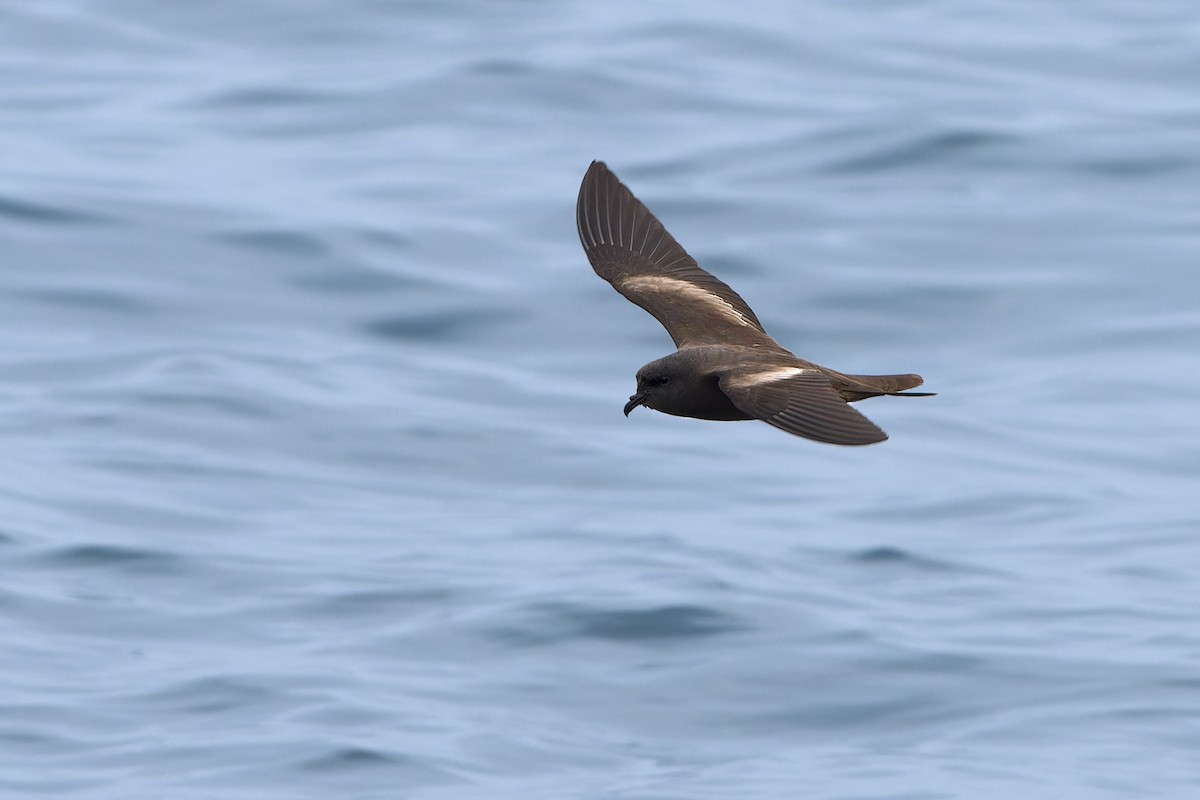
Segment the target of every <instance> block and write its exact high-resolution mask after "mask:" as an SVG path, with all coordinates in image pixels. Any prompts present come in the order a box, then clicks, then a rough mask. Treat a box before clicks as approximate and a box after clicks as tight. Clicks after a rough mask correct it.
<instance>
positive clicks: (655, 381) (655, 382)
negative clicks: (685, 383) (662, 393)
mask: <svg viewBox="0 0 1200 800" xmlns="http://www.w3.org/2000/svg"><path fill="white" fill-rule="evenodd" d="M670 382H671V379H670V378H669V377H667V376H666V375H659V376H658V377H657V378H651V379H650V385H651V386H662V385H663V384H664V383H670Z"/></svg>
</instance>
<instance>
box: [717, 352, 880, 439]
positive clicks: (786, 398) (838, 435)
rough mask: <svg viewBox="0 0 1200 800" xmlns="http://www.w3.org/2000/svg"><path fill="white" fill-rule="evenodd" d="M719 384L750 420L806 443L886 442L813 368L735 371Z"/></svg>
mask: <svg viewBox="0 0 1200 800" xmlns="http://www.w3.org/2000/svg"><path fill="white" fill-rule="evenodd" d="M718 385H719V386H720V387H721V391H723V392H724V393H725V394H726V395H727V396H728V397H729V399H730V400H732V401H733V404H734V405H735V406H737V407H738V408H740V409H741V410H742V411H744V412H746V413H747V414H749V415H750V416H752V417H754V418H755V419H761V420H762V421H763V422H766V423H768V424H770V425H774V426H775V427H776V428H779V429H780V430H784V431H787V432H788V433H794V434H796V435H797V436H803V437H804V438H806V439H813V440H815V441H818V442H828V443H829V444H851V445H856V444H874V443H875V442H882V441H883V440H884V439H886V438H888V437H887V434H886V433H884V432H883V431H882V430H880V429H879V427H878V426H876V425H875V423H873V422H871V420H869V419H867V418H866V417H864V416H863V415H862V414H860V413H858V412H857V411H855V410H854V409H853V408H851V407H850V406H848V405H847V404H846V401H845V400H843V399H842V398H841V397H840V396H839V395H838V393H837V392H836V391H834V389H833V386H832V385H831V384H830V382H829V378H827V377H826V376H825V375H823V374H821V372H820V371H818V370H815V369H806V368H801V367H762V366H758V367H736V368H732V369H729V370H726V371H723V372H721V373H719V375H718Z"/></svg>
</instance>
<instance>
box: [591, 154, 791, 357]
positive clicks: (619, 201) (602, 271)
mask: <svg viewBox="0 0 1200 800" xmlns="http://www.w3.org/2000/svg"><path fill="white" fill-rule="evenodd" d="M575 220H576V223H577V224H578V226H579V241H580V242H582V243H583V249H584V251H585V252H586V253H587V257H588V261H590V262H591V263H592V268H593V269H594V270H596V274H597V275H599V276H600V277H601V278H604V280H606V281H608V282H609V283H611V284H612V285H613V288H615V289H616V290H617V291H618V292H620V293H621V294H623V295H625V297H627V298H628V299H629V300H630V301H632V302H633V303H636V304H637V305H639V306H641V307H642V308H644V309H646V310H647V311H649V312H650V313H651V314H653V315H654V318H655V319H657V320H658V321H659V322H661V323H662V324H663V327H664V328H666V329H667V333H669V334H670V335H671V339H672V340H674V342H675V346H676V347H688V346H692V345H703V344H739V345H745V346H750V347H763V348H766V347H769V348H772V349H776V350H782V348H781V347H780V346H779V345H778V344H777V343H776V342H775V340H774V339H772V338H771V337H770V336H768V335H767V334H766V331H764V330H763V327H762V325H761V324H760V323H759V321H758V318H757V317H756V316H754V312H753V311H751V310H750V306H748V305H746V301H745V300H743V299H742V298H741V297H739V296H738V294H737V292H735V291H734V290H733V289H730V288H729V287H728V286H726V285H725V284H724V283H723V282H721V281H719V280H717V279H716V278H714V277H713V276H712V275H710V274H709V273H707V272H705V271H704V270H703V269H701V268H700V267H699V265H697V264H696V261H695V259H693V258H692V257H691V256H689V255H688V254H687V252H686V251H685V250H684V249H683V248H682V247H680V246H679V243H678V242H676V241H675V238H674V237H673V236H671V234H670V233H668V232H667V229H666V228H664V227H663V226H662V223H661V222H659V221H658V220H657V219H655V217H654V215H653V214H651V213H650V211H649V209H647V208H646V206H645V205H643V204H642V202H641V201H640V200H638V199H637V198H636V197H634V196H633V192H631V191H629V189H628V188H627V187H626V186H625V184H623V183H621V182H620V181H619V180H618V179H617V176H616V175H614V174H613V173H612V172H611V171H610V170H609V169H608V167H607V166H605V165H604V162H602V161H593V162H592V165H591V167H589V168H588V171H587V174H586V175H585V176H584V177H583V183H582V185H580V187H579V202H578V204H577V205H576V207H575Z"/></svg>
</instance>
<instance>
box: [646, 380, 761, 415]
mask: <svg viewBox="0 0 1200 800" xmlns="http://www.w3.org/2000/svg"><path fill="white" fill-rule="evenodd" d="M659 410H660V411H662V412H664V413H666V414H674V415H675V416H677V417H692V418H694V419H711V420H721V421H727V422H728V421H732V420H740V419H754V417H752V416H750V415H749V414H747V413H746V412H745V411H742V410H741V409H740V408H738V407H737V406H735V405H734V404H733V401H731V400H730V399H729V397H728V395H726V394H725V393H724V392H722V391H721V389H720V387H719V386H718V385H717V381H716V379H715V378H714V379H712V380H711V381H705V382H704V383H703V384H702V385H700V386H697V387H695V388H694V389H693V390H692V391H690V392H689V393H688V396H687V401H686V402H677V403H675V404H673V407H672V408H662V409H659Z"/></svg>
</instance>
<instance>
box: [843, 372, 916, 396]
mask: <svg viewBox="0 0 1200 800" xmlns="http://www.w3.org/2000/svg"><path fill="white" fill-rule="evenodd" d="M830 378H832V379H833V388H834V389H836V390H837V392H838V394H840V395H841V396H842V399H844V400H845V401H846V402H847V403H853V402H856V401H858V400H865V399H867V398H868V397H879V396H880V395H885V394H886V395H891V396H893V397H932V396H934V395H935V394H937V392H909V391H906V390H908V389H913V388H916V387H917V386H920V385H921V384H922V383H924V382H925V379H924V378H922V377H921V376H920V375H842V374H841V373H837V374H835V375H830Z"/></svg>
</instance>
